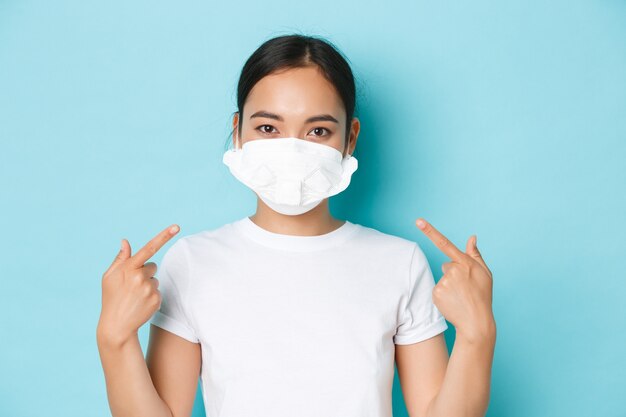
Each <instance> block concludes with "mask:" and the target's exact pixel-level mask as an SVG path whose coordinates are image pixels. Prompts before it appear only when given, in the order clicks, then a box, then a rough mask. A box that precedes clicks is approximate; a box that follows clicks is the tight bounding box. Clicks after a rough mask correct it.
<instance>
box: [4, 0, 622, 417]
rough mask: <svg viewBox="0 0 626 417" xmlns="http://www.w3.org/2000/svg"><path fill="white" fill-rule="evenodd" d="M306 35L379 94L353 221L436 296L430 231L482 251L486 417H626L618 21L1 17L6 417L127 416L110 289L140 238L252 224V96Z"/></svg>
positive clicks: (574, 5)
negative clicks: (486, 303)
mask: <svg viewBox="0 0 626 417" xmlns="http://www.w3.org/2000/svg"><path fill="white" fill-rule="evenodd" d="M294 30H295V31H299V32H303V33H306V34H315V35H321V36H324V37H326V38H327V39H329V40H331V41H333V42H335V43H336V44H337V46H338V47H339V48H340V49H341V50H342V51H343V52H344V53H345V54H346V55H347V56H348V57H349V58H350V60H351V62H352V65H353V68H354V71H355V73H356V75H357V77H358V82H359V88H360V96H359V106H360V109H359V112H358V114H357V116H358V117H360V119H361V122H362V132H361V135H360V137H359V142H358V146H357V151H356V153H355V156H356V157H357V158H358V159H359V162H360V167H359V170H358V171H357V173H356V174H355V176H354V178H353V183H352V185H351V186H350V188H349V189H348V190H346V191H345V192H344V193H342V194H341V195H339V196H337V197H335V198H333V199H332V200H331V203H332V204H331V208H332V210H333V213H334V214H335V215H336V216H337V217H339V218H347V219H349V220H351V221H353V222H356V223H361V224H363V225H366V226H370V227H375V228H378V229H379V230H381V231H384V232H387V233H392V234H396V235H399V236H403V237H405V238H409V239H414V240H416V241H417V242H418V243H419V244H420V245H421V246H422V247H423V248H424V250H425V252H426V254H427V256H428V258H429V260H430V262H431V267H432V269H433V272H434V274H435V278H436V280H438V279H439V277H440V276H441V270H440V266H441V263H443V262H445V261H447V258H446V257H445V256H444V255H443V254H441V253H439V252H438V251H437V250H436V248H434V246H433V245H432V244H431V243H430V242H429V241H428V240H426V239H425V238H424V237H423V236H422V234H421V232H420V231H419V230H418V229H417V228H416V227H415V225H414V220H415V219H416V218H417V217H420V216H424V217H425V218H426V219H428V220H430V221H431V222H432V223H433V224H434V225H435V226H436V227H438V228H439V229H440V230H441V231H442V232H443V233H445V234H447V235H448V236H449V237H450V238H451V240H453V242H454V243H456V244H457V246H459V247H461V248H464V245H465V242H466V239H467V238H468V237H469V236H470V235H471V234H473V233H476V234H477V236H478V245H479V248H480V249H481V250H482V252H483V254H484V257H485V259H486V261H487V263H488V264H489V265H490V267H491V269H492V271H493V273H494V312H495V316H496V321H497V325H498V340H497V344H496V354H495V361H494V367H493V383H492V396H491V404H490V409H489V413H488V415H489V416H506V417H527V416H533V417H541V416H568V417H573V416H592V415H593V416H606V417H617V416H626V405H625V403H624V399H623V394H624V392H626V364H625V362H626V361H625V359H624V351H625V349H624V347H625V346H626V336H625V334H626V333H625V330H626V308H625V307H624V306H625V305H626V303H625V302H624V297H625V296H626V274H625V273H624V271H625V266H624V265H625V263H624V253H625V249H626V245H625V244H624V237H625V236H626V222H625V220H624V216H625V213H626V198H625V195H626V193H625V189H626V169H625V168H624V166H625V165H626V145H625V141H626V3H624V2H623V1H617V0H594V1H591V0H589V1H576V0H574V1H572V0H569V1H565V0H560V1H552V2H545V1H536V0H530V1H529V0H523V1H522V0H518V1H500V2H488V1H485V0H478V1H472V2H458V3H444V2H424V1H418V2H408V1H407V2H404V3H402V2H396V1H386V2H376V3H374V2H369V4H368V2H362V1H360V2H356V1H345V2H339V3H337V2H334V1H329V0H321V1H317V2H314V3H311V2H294V1H271V2H269V3H268V2H256V1H243V2H233V3H228V2H222V3H221V4H216V3H215V2H208V1H203V2H200V1H190V2H185V3H176V2H161V1H156V2H154V1H133V2H125V1H124V2H123V1H107V2H97V4H96V2H85V1H67V0H66V1H55V2H52V1H40V2H36V1H28V0H21V1H18V0H1V1H0V140H1V147H0V187H1V188H0V192H1V195H0V198H1V206H0V209H1V210H2V212H1V214H2V215H1V216H0V228H1V229H0V230H2V234H3V237H2V239H0V257H1V258H0V260H1V271H2V274H1V276H0V277H1V279H2V287H1V290H0V326H1V329H0V334H1V337H2V339H1V341H0V415H2V416H29V417H30V416H33V417H34V416H41V415H46V416H59V417H61V416H63V417H79V416H80V417H84V416H108V415H110V412H109V409H108V404H107V398H106V391H105V385H104V377H103V374H102V369H101V365H100V360H99V356H98V351H97V348H96V341H95V327H96V323H97V321H98V317H99V313H100V303H101V292H100V290H101V286H100V285H101V282H100V280H101V274H102V273H103V272H104V270H105V269H106V268H107V267H108V265H109V263H110V262H111V261H112V259H113V257H114V256H115V255H116V253H117V251H118V246H119V242H120V239H121V238H122V237H125V238H127V239H129V241H130V242H131V245H133V249H137V248H139V247H140V246H142V245H143V244H144V243H145V242H146V241H147V240H148V239H149V238H150V237H152V235H154V234H155V233H156V232H157V231H159V230H161V229H162V228H163V227H165V226H167V225H168V224H170V223H178V224H179V225H180V226H181V228H182V230H181V235H186V234H191V233H195V232H198V231H200V230H204V229H210V228H215V227H218V226H220V225H222V224H224V223H226V222H230V221H233V220H235V219H238V218H241V217H243V216H245V215H249V214H252V213H253V211H254V208H255V207H254V203H255V198H254V195H253V194H252V192H250V191H249V190H248V189H246V188H245V187H243V186H242V185H241V184H239V183H238V182H237V181H236V180H235V179H234V178H232V177H231V176H230V174H229V173H228V171H227V168H226V167H225V166H223V165H222V164H221V155H222V153H223V151H224V150H225V143H226V142H227V140H228V133H229V129H230V121H231V114H232V112H234V111H235V86H236V82H237V77H238V75H239V71H240V69H241V66H242V65H243V63H244V61H245V60H246V59H247V57H248V56H249V55H250V54H251V53H252V52H253V50H254V49H255V48H256V47H257V46H258V45H260V43H261V42H263V41H264V40H265V39H268V38H269V37H272V36H274V35H278V34H285V33H290V32H291V31H294ZM169 246H170V244H168V245H167V246H166V248H167V247H169ZM162 253H163V251H162V252H160V253H159V254H158V255H157V256H156V257H155V258H153V260H155V261H156V262H157V263H158V262H159V261H160V259H161V255H162ZM147 331H148V327H147V326H144V327H143V328H142V329H141V332H140V336H141V340H142V345H143V347H144V349H145V347H146V346H147V340H148V339H147V336H148V332H147ZM446 336H447V340H448V344H449V347H451V346H452V344H453V341H454V329H453V328H452V327H450V329H449V330H448V331H447V332H446ZM396 378H397V377H396ZM394 412H395V415H396V416H406V414H405V410H404V406H403V405H402V394H401V392H400V386H399V383H398V380H397V379H396V381H395V383H394ZM203 414H204V413H203V407H202V401H201V399H200V397H198V399H197V401H196V409H195V412H194V416H196V417H197V416H201V415H203ZM294 415H297V412H294Z"/></svg>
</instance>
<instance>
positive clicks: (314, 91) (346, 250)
mask: <svg viewBox="0 0 626 417" xmlns="http://www.w3.org/2000/svg"><path fill="white" fill-rule="evenodd" d="M237 104H238V112H236V113H235V115H234V118H233V144H234V147H233V149H230V150H228V151H227V152H226V153H225V154H224V157H223V162H224V163H225V164H226V165H227V166H228V167H229V169H230V171H231V173H232V174H233V175H234V176H235V177H236V178H237V179H239V180H240V181H241V182H243V183H244V184H245V185H247V186H248V187H249V188H251V189H252V190H253V191H254V192H255V193H256V194H257V197H258V198H257V210H256V213H255V214H254V215H253V216H251V217H244V218H243V219H239V220H237V221H234V222H232V223H229V224H226V225H224V226H222V227H220V228H217V229H214V230H207V231H204V232H200V233H196V234H193V235H188V236H185V237H182V238H180V239H178V240H177V241H176V242H175V243H174V244H173V245H172V246H171V247H170V249H169V250H168V251H167V252H166V253H165V254H164V257H163V261H162V264H161V267H160V268H159V277H158V278H155V277H154V274H155V273H156V271H157V267H156V264H155V263H153V262H147V261H148V259H149V258H150V257H151V256H152V255H154V254H155V253H156V252H157V251H158V250H159V249H160V248H161V247H162V246H163V245H164V244H165V243H166V242H168V241H169V240H170V239H171V238H172V237H173V236H174V235H175V234H176V233H177V232H178V230H179V229H178V226H177V225H173V226H172V227H171V228H167V229H165V230H163V231H162V232H161V233H160V234H159V235H157V236H156V237H155V238H154V239H153V240H152V241H150V242H149V243H148V244H147V245H146V246H145V247H143V248H142V249H141V250H139V251H138V252H137V253H136V254H134V255H131V248H130V244H129V243H128V242H127V241H126V240H125V239H124V240H122V248H121V250H120V252H119V254H118V256H117V258H116V259H115V260H114V261H113V263H112V265H111V266H110V268H109V269H108V270H107V271H106V272H105V273H104V276H103V281H102V287H103V300H102V304H103V305H102V313H101V316H100V321H99V323H98V332H97V336H98V347H99V351H100V356H101V360H102V363H103V368H104V371H105V377H106V383H107V392H108V397H109V404H110V407H111V411H112V413H113V416H114V417H123V416H140V415H141V416H152V417H157V416H170V415H171V416H175V417H179V416H189V415H190V414H191V410H192V406H193V401H194V398H195V392H196V387H197V380H198V377H199V376H200V378H201V383H202V384H201V387H202V393H203V398H204V404H205V408H206V414H207V416H209V417H218V416H221V417H232V416H272V417H278V416H293V415H296V416H316V417H321V416H324V417H326V416H342V417H357V416H358V417H364V416H376V417H390V416H391V415H392V414H391V413H392V405H391V388H392V384H393V375H394V360H395V363H397V366H398V374H399V377H400V382H401V386H402V391H403V395H404V398H405V402H406V405H407V409H408V411H409V413H410V415H411V417H417V416H430V417H434V416H453V415H455V416H482V415H484V414H485V411H486V408H487V404H488V399H489V385H490V373H491V362H492V358H493V349H494V345H495V321H494V319H493V315H492V312H491V273H490V271H489V269H488V268H487V266H486V265H485V263H484V261H483V260H482V258H481V257H480V254H479V253H478V249H477V248H476V247H475V242H476V240H475V236H473V237H472V238H470V240H469V241H468V244H467V250H466V253H463V252H461V251H460V250H459V249H457V248H456V247H455V246H454V245H453V244H451V243H450V242H449V241H448V240H447V239H446V238H445V237H444V236H443V235H441V234H440V233H439V232H438V231H437V230H436V229H434V228H433V227H432V226H431V225H429V224H428V223H426V222H425V221H424V220H423V219H418V221H417V225H418V226H419V227H422V226H423V231H424V232H425V233H426V235H427V236H429V237H430V238H431V239H432V240H433V242H434V243H435V244H436V245H438V246H439V247H440V248H441V249H442V250H443V251H444V253H446V254H447V255H449V256H450V258H451V259H452V262H448V263H446V264H444V266H443V268H444V272H445V274H444V276H443V277H442V278H441V280H440V282H439V283H438V284H437V286H435V282H434V279H433V275H432V272H431V270H430V268H429V266H428V262H427V260H426V257H425V256H424V253H423V252H422V250H421V249H420V247H419V246H418V245H417V244H416V243H415V242H412V241H409V240H406V239H403V238H400V237H397V236H393V235H389V234H385V233H382V232H380V231H377V230H375V229H372V228H368V227H364V226H361V225H358V224H355V223H351V222H350V221H347V220H339V219H336V218H334V217H333V216H332V215H331V213H330V212H329V207H328V198H329V197H330V196H332V195H336V194H338V193H339V192H341V191H342V190H344V189H345V188H346V187H347V186H348V184H349V182H350V177H351V175H352V173H353V172H354V171H355V170H356V168H357V162H356V159H355V158H354V157H353V156H352V153H353V152H354V149H355V146H356V142H357V137H358V134H359V127H360V125H359V120H358V119H357V118H356V117H353V113H354V109H355V86H354V79H353V75H352V71H351V70H350V66H349V65H348V63H347V62H346V60H345V59H344V58H343V56H342V55H341V54H340V53H339V52H338V51H337V50H336V49H335V48H334V47H333V46H332V45H331V44H330V43H329V42H327V41H324V40H322V39H319V38H315V37H310V36H302V35H289V36H280V37H276V38H274V39H270V40H268V41H267V42H265V43H264V44H263V45H261V46H260V47H259V48H258V49H257V50H256V51H255V52H254V53H253V54H252V56H251V57H250V58H249V59H248V61H247V62H246V64H245V65H244V68H243V70H242V73H241V76H240V79H239V85H238V103H237ZM146 262H147V263H146ZM159 284H160V285H159ZM444 316H445V317H446V318H447V319H448V320H449V321H450V322H451V323H453V324H454V325H455V327H456V331H457V339H456V343H455V346H454V349H453V353H452V357H451V358H450V360H449V358H448V351H447V348H446V342H445V339H444V337H443V332H444V330H445V329H447V324H446V320H445V319H444ZM148 320H150V323H151V326H150V341H149V346H148V351H147V356H146V359H145V361H144V358H143V355H142V350H141V346H140V344H139V341H138V338H137V330H138V329H139V327H141V326H142V325H143V324H144V323H146V322H147V321H148Z"/></svg>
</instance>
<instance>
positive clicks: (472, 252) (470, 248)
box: [465, 235, 489, 271]
mask: <svg viewBox="0 0 626 417" xmlns="http://www.w3.org/2000/svg"><path fill="white" fill-rule="evenodd" d="M476 240H477V237H476V235H472V236H471V237H470V238H469V239H468V240H467V245H466V246H465V253H467V254H468V255H469V256H471V257H472V258H474V259H476V260H477V261H478V263H480V264H481V265H482V266H483V267H484V268H485V269H487V270H488V271H489V267H487V264H486V263H485V261H484V260H483V257H482V255H481V254H480V251H479V250H478V246H476Z"/></svg>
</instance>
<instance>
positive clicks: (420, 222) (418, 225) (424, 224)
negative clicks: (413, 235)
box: [417, 219, 426, 229]
mask: <svg viewBox="0 0 626 417" xmlns="http://www.w3.org/2000/svg"><path fill="white" fill-rule="evenodd" d="M425 226H426V223H425V222H424V220H422V219H419V220H418V221H417V227H419V228H420V229H423V228H424V227H425Z"/></svg>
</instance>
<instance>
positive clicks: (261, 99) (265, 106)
mask: <svg viewBox="0 0 626 417" xmlns="http://www.w3.org/2000/svg"><path fill="white" fill-rule="evenodd" d="M257 110H267V111H270V112H272V113H278V114H280V115H283V116H284V117H285V118H286V120H287V119H289V118H306V117H308V116H310V115H311V114H312V113H316V114H317V113H330V114H332V115H334V116H335V117H336V118H337V119H338V120H340V121H341V120H342V119H345V109H344V107H343V102H342V101H341V97H339V94H338V93H337V90H335V87H334V86H333V85H332V84H331V83H330V82H329V81H328V80H327V79H326V78H325V77H324V75H323V74H322V72H321V70H320V69H319V67H317V66H315V67H305V68H290V69H288V70H282V71H280V72H278V73H273V74H270V75H267V76H265V77H263V78H262V79H261V80H259V81H258V82H257V83H256V84H255V85H254V87H253V88H252V90H250V93H249V95H248V98H247V99H246V103H245V111H244V115H245V117H246V118H249V117H250V115H251V114H253V113H254V112H256V111H257Z"/></svg>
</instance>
